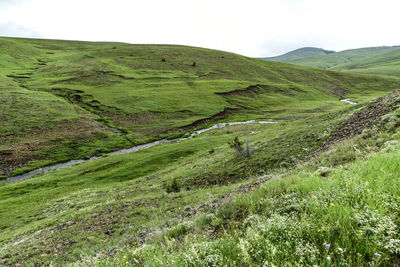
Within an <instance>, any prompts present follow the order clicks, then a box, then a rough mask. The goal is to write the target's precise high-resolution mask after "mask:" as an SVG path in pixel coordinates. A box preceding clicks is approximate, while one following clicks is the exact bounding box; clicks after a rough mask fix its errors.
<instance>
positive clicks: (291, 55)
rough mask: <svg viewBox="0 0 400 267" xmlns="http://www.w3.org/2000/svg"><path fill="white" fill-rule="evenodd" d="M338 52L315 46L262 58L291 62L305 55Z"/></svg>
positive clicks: (312, 55) (311, 55)
mask: <svg viewBox="0 0 400 267" xmlns="http://www.w3.org/2000/svg"><path fill="white" fill-rule="evenodd" d="M333 53H336V52H335V51H330V50H325V49H322V48H315V47H303V48H299V49H296V50H293V51H290V52H288V53H286V54H283V55H281V56H277V57H265V58H261V59H265V60H272V61H278V62H289V61H291V60H295V59H301V58H305V57H314V56H321V55H328V54H333Z"/></svg>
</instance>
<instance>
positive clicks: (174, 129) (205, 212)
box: [0, 38, 400, 266]
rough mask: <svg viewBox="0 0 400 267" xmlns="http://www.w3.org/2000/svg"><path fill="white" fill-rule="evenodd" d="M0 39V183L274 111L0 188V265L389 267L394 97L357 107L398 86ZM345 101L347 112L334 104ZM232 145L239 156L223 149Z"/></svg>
mask: <svg viewBox="0 0 400 267" xmlns="http://www.w3.org/2000/svg"><path fill="white" fill-rule="evenodd" d="M0 44H1V47H2V50H1V51H2V53H1V54H0V55H1V57H2V60H1V63H0V64H4V68H1V69H0V82H1V86H0V88H1V90H0V101H1V103H2V105H1V106H0V107H1V109H0V110H1V112H0V123H1V127H0V129H1V130H0V131H1V132H0V140H1V143H0V167H1V171H2V173H3V174H4V175H8V174H9V173H11V172H22V171H26V170H27V169H29V168H35V167H38V166H42V165H44V164H49V163H51V162H55V161H62V160H66V159H69V158H82V157H83V156H86V155H95V154H102V153H104V152H106V151H111V150H114V149H117V148H121V147H129V146H132V145H133V144H137V143H142V142H146V141H148V140H153V139H158V138H163V137H175V136H180V135H182V134H184V133H185V132H188V131H191V130H193V129H197V128H201V127H206V126H209V125H212V124H214V123H216V122H219V121H239V120H248V119H274V120H276V121H277V123H275V124H243V125H232V126H228V127H225V128H219V129H214V130H212V131H209V132H205V133H203V134H201V135H198V136H196V137H195V138H192V139H186V140H183V141H180V142H178V141H176V140H175V141H171V142H170V143H165V144H161V145H159V146H155V147H151V148H148V149H145V150H141V151H137V152H134V153H129V154H125V155H109V156H106V157H103V158H101V159H98V160H93V161H88V162H84V163H81V164H79V165H76V166H73V167H69V168H65V169H60V170H57V171H54V172H51V173H48V174H46V175H43V176H39V177H34V178H32V179H29V180H26V181H22V182H19V183H15V184H6V183H5V182H0V265H5V266H17V265H19V264H22V265H27V266H31V265H32V266H34V265H53V266H67V265H78V266H93V265H99V266H114V265H124V266H127V265H144V266H157V265H180V264H184V265H185V264H186V265H193V266H202V265H207V264H209V265H212V264H213V263H215V264H216V265H221V262H225V263H231V265H234V262H236V263H235V264H236V265H240V266H243V265H253V266H257V265H260V264H265V265H267V266H268V265H271V266H272V264H277V263H285V264H288V265H293V264H294V263H298V262H303V263H304V264H319V265H324V264H325V263H326V260H327V256H329V257H331V259H332V261H333V262H335V263H337V262H338V261H339V260H341V259H343V261H345V262H346V263H348V264H349V265H366V264H368V262H370V261H371V257H372V256H373V253H379V254H380V255H381V256H379V257H380V258H379V259H378V260H380V261H379V262H382V263H383V264H387V263H390V262H394V261H395V260H396V259H397V256H396V255H397V254H396V253H398V251H397V250H396V249H397V248H398V242H397V241H396V240H397V232H398V231H397V224H398V220H397V217H396V216H395V212H397V210H396V209H397V208H396V207H397V202H398V201H397V198H398V192H397V191H396V190H397V189H396V188H397V187H396V181H394V180H393V179H392V178H390V177H397V176H398V172H399V169H398V168H399V166H398V164H396V163H395V162H396V159H397V157H398V153H397V154H396V152H395V150H393V151H392V150H391V149H392V148H393V146H394V148H397V146H396V144H397V141H393V140H397V139H398V137H399V130H398V127H399V126H400V123H399V121H400V119H399V118H400V115H399V111H398V108H399V93H398V92H396V93H393V94H390V95H388V96H385V97H383V98H380V99H378V100H377V101H375V102H372V103H371V102H370V101H371V100H372V99H374V98H376V97H380V96H382V95H386V94H387V93H388V92H391V91H393V90H395V89H398V88H400V81H399V80H398V79H395V78H384V77H378V76H371V75H369V76H364V75H359V74H352V73H341V72H334V71H324V70H318V69H311V68H307V67H302V66H295V65H289V64H283V63H278V62H270V61H263V60H257V59H250V58H246V57H242V56H239V55H235V54H231V53H226V52H222V51H215V50H208V49H201V48H192V47H184V46H167V45H130V44H122V43H88V42H69V41H56V40H32V39H13V38H0ZM194 63H196V64H194ZM345 96H346V97H351V98H352V99H353V101H355V102H357V103H358V104H357V105H350V104H348V103H343V102H340V101H339V99H340V98H341V97H345ZM6 105H7V106H6ZM235 138H239V140H240V141H241V142H243V145H242V146H243V148H244V149H246V150H247V151H249V153H248V154H247V155H246V154H245V156H243V154H240V153H238V149H237V146H236V150H235V149H232V147H231V146H230V145H229V144H232V142H233V141H234V140H235ZM382 149H383V150H382ZM374 153H381V154H374ZM385 153H386V154H385ZM363 157H365V158H363ZM367 157H371V160H369V159H368V158H367ZM357 158H358V159H359V160H358V161H357V160H356V159H357ZM361 159H365V160H361ZM384 161H387V162H388V164H386V163H385V164H383V163H382V162H384ZM21 167H22V169H21ZM320 167H325V168H326V169H324V168H322V169H321V168H320ZM367 174H368V175H371V176H367V178H368V179H366V180H365V183H364V184H362V187H360V188H359V191H357V190H356V189H357V188H358V185H359V184H360V183H361V182H363V181H364V180H363V177H364V176H365V175H367ZM352 175H353V176H352ZM343 177H344V178H346V179H344V178H343ZM351 177H353V178H352V179H350V178H351ZM374 177H376V180H374ZM375 181H376V183H375ZM264 183H265V185H263V186H262V187H261V188H260V189H258V188H259V186H261V185H262V184H264ZM387 183H389V184H392V185H393V187H389V188H388V187H385V186H384V185H385V184H387ZM344 185H346V186H347V187H345V186H344ZM343 188H344V189H346V190H344V189H343ZM364 189H365V190H364ZM373 189H376V191H374V190H373ZM335 194H337V195H335ZM236 197H237V198H236ZM314 197H317V199H315V198H314ZM385 203H386V204H385ZM331 204H333V205H331ZM364 208H365V209H364ZM363 212H365V214H367V213H368V212H369V213H368V214H370V215H371V216H370V217H371V218H378V219H382V220H381V221H382V223H381V225H382V227H381V226H378V227H381V228H379V229H381V230H379V229H378V228H374V227H376V225H377V221H376V220H375V221H372V219H371V222H369V221H366V222H360V221H357V220H356V219H357V218H359V217H360V216H359V214H364V213H363ZM303 214H304V216H303V217H302V215H303ZM348 215H351V216H348ZM357 216H358V217H357ZM258 218H259V221H254V222H253V221H252V220H253V219H254V220H256V219H257V220H258ZM271 220H272V221H271ZM279 222H285V223H279ZM262 225H264V226H265V227H267V226H268V227H269V228H265V229H264V228H262V227H263V226H262ZM376 229H378V230H379V231H378V232H376V231H375V230H376ZM264 230H265V231H264ZM357 231H364V233H365V235H363V236H360V237H359V236H355V235H354V233H355V232H357ZM338 233H341V234H340V235H338ZM375 233H378V234H375ZM277 237H282V238H277ZM382 240H383V241H382ZM393 240H394V241H393ZM392 241H393V242H392ZM327 243H329V244H330V245H331V246H332V250H330V251H328V252H326V253H325V245H326V244H327ZM288 244H290V245H288ZM339 247H340V248H341V249H343V250H344V251H343V257H341V256H340V255H341V254H338V253H339V252H341V250H339V249H338V248H339ZM271 251H275V252H276V253H275V254H274V253H270V252H271ZM327 253H328V254H327ZM329 253H330V254H329ZM375 257H378V256H375ZM378 260H376V262H378Z"/></svg>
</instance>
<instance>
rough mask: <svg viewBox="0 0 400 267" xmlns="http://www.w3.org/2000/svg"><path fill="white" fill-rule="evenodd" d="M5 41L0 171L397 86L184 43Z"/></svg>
mask: <svg viewBox="0 0 400 267" xmlns="http://www.w3.org/2000/svg"><path fill="white" fill-rule="evenodd" d="M0 48H1V51H2V53H1V58H2V60H1V63H0V64H2V68H1V72H0V75H1V83H2V84H1V86H2V88H3V89H2V90H1V95H0V99H1V100H0V101H1V102H2V103H10V102H9V99H14V100H13V101H14V102H12V103H13V104H12V105H11V107H8V108H7V111H3V112H2V113H0V121H1V122H2V125H1V127H0V128H1V131H2V132H1V136H0V137H1V139H2V144H1V147H0V175H4V176H8V175H10V174H11V173H14V174H16V173H18V172H24V171H27V170H29V169H34V168H37V167H40V166H43V165H46V164H50V163H54V162H58V161H66V160H68V159H73V158H74V159H76V158H84V157H85V156H93V155H98V154H101V153H104V152H107V151H111V150H116V149H118V148H123V147H129V146H132V144H139V143H144V142H147V141H150V140H154V139H161V138H166V137H174V136H179V135H183V134H184V133H185V132H187V131H188V130H190V129H193V128H195V127H204V126H206V125H207V124H210V123H213V122H215V121H217V120H221V119H225V120H247V119H257V118H267V119H271V118H276V119H282V118H287V117H295V116H300V117H301V116H306V115H305V114H307V113H310V112H312V111H313V110H315V109H316V108H320V107H324V109H325V108H326V107H325V106H326V101H336V100H337V99H338V98H339V97H343V96H345V95H346V94H355V95H361V94H363V95H368V94H370V95H371V94H376V93H377V92H379V91H381V93H383V92H385V91H389V90H392V89H394V88H397V87H398V84H399V83H398V81H396V80H390V79H378V78H375V77H364V76H359V75H350V74H341V73H336V72H326V71H320V70H315V69H309V68H305V67H300V66H294V65H286V64H281V63H276V62H269V61H263V60H257V59H251V58H246V57H243V56H240V55H235V54H232V53H226V52H222V51H215V50H209V49H202V48H194V47H185V46H170V45H131V44H124V43H91V42H75V41H58V40H36V39H17V38H0ZM10 90H13V91H12V92H11V91H10ZM21 94H23V95H26V96H24V98H18V97H16V96H18V95H21ZM29 98H40V99H42V100H35V99H31V100H26V101H25V100H23V99H29ZM16 99H17V100H18V101H17V100H16ZM32 103H35V104H32ZM338 105H339V104H338ZM333 106H335V105H333ZM3 107H6V105H5V104H4V105H3ZM19 110H24V113H22V112H19ZM37 111H38V112H37ZM326 111H328V109H327V110H326ZM21 168H22V169H21Z"/></svg>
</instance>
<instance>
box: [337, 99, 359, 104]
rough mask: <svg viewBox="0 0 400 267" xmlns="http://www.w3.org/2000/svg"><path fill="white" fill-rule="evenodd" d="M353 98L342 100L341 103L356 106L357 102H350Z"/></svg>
mask: <svg viewBox="0 0 400 267" xmlns="http://www.w3.org/2000/svg"><path fill="white" fill-rule="evenodd" d="M350 99H351V98H345V99H341V100H340V101H342V102H345V103H349V104H351V105H356V104H357V103H356V102H353V101H351V100H350Z"/></svg>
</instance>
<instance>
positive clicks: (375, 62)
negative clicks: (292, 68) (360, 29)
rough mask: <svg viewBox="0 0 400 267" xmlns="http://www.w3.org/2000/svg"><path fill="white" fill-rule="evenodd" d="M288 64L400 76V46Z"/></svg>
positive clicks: (343, 53) (314, 58) (346, 52)
mask: <svg viewBox="0 0 400 267" xmlns="http://www.w3.org/2000/svg"><path fill="white" fill-rule="evenodd" d="M296 51H297V50H296ZM293 52H294V51H293ZM278 58H279V57H278ZM270 60H274V59H270ZM286 62H287V63H291V64H296V65H302V66H308V67H314V68H320V69H328V70H337V71H349V72H354V73H364V74H379V75H390V76H399V75H400V46H382V47H368V48H360V49H351V50H345V51H341V52H337V53H334V54H327V55H319V56H310V57H302V58H298V59H289V60H286Z"/></svg>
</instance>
